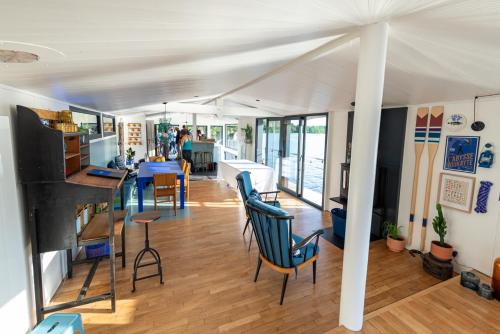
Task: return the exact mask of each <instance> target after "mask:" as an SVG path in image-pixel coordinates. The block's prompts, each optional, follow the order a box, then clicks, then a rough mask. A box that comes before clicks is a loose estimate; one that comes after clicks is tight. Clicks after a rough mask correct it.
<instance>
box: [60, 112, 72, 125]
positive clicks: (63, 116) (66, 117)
mask: <svg viewBox="0 0 500 334" xmlns="http://www.w3.org/2000/svg"><path fill="white" fill-rule="evenodd" d="M58 116H59V121H60V122H61V123H73V114H72V113H71V111H70V110H62V111H61V112H59V113H58Z"/></svg>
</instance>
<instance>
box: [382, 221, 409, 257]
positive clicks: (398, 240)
mask: <svg viewBox="0 0 500 334" xmlns="http://www.w3.org/2000/svg"><path fill="white" fill-rule="evenodd" d="M400 231H401V226H398V224H395V223H391V222H386V223H385V234H386V235H387V248H389V249H390V250H391V251H393V252H398V253H399V252H402V251H403V250H404V249H405V239H404V238H403V237H402V236H401V235H400Z"/></svg>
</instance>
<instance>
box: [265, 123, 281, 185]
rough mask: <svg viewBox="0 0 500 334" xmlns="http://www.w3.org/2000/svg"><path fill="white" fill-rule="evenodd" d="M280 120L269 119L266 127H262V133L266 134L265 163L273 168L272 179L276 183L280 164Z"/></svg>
mask: <svg viewBox="0 0 500 334" xmlns="http://www.w3.org/2000/svg"><path fill="white" fill-rule="evenodd" d="M280 129H281V121H280V120H269V123H268V126H267V128H266V127H264V133H266V136H267V146H266V147H265V149H266V151H267V154H266V157H265V158H266V159H267V160H266V161H265V163H266V165H267V166H269V167H272V168H273V170H274V179H275V180H274V181H275V182H276V183H278V176H279V166H280Z"/></svg>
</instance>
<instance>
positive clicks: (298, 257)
mask: <svg viewBox="0 0 500 334" xmlns="http://www.w3.org/2000/svg"><path fill="white" fill-rule="evenodd" d="M292 239H293V241H295V243H299V242H301V241H302V240H304V238H302V237H300V236H298V235H296V234H293V233H292ZM315 244H316V240H313V241H311V242H310V243H308V244H307V246H305V247H302V248H301V249H300V250H299V251H300V253H297V252H296V253H295V254H293V259H292V260H293V264H294V265H299V264H301V263H303V262H305V261H307V260H308V259H310V258H311V257H313V254H314V245H315ZM304 254H305V259H304ZM316 254H319V246H318V248H317V249H316Z"/></svg>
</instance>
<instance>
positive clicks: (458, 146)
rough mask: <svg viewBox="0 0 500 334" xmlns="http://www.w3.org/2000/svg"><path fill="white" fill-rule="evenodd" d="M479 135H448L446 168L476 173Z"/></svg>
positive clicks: (445, 157)
mask: <svg viewBox="0 0 500 334" xmlns="http://www.w3.org/2000/svg"><path fill="white" fill-rule="evenodd" d="M478 149H479V137H477V136H448V137H446V150H445V153H444V167H443V168H444V169H446V170H453V171H457V172H463V173H471V174H475V173H476V164H477V153H478Z"/></svg>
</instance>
